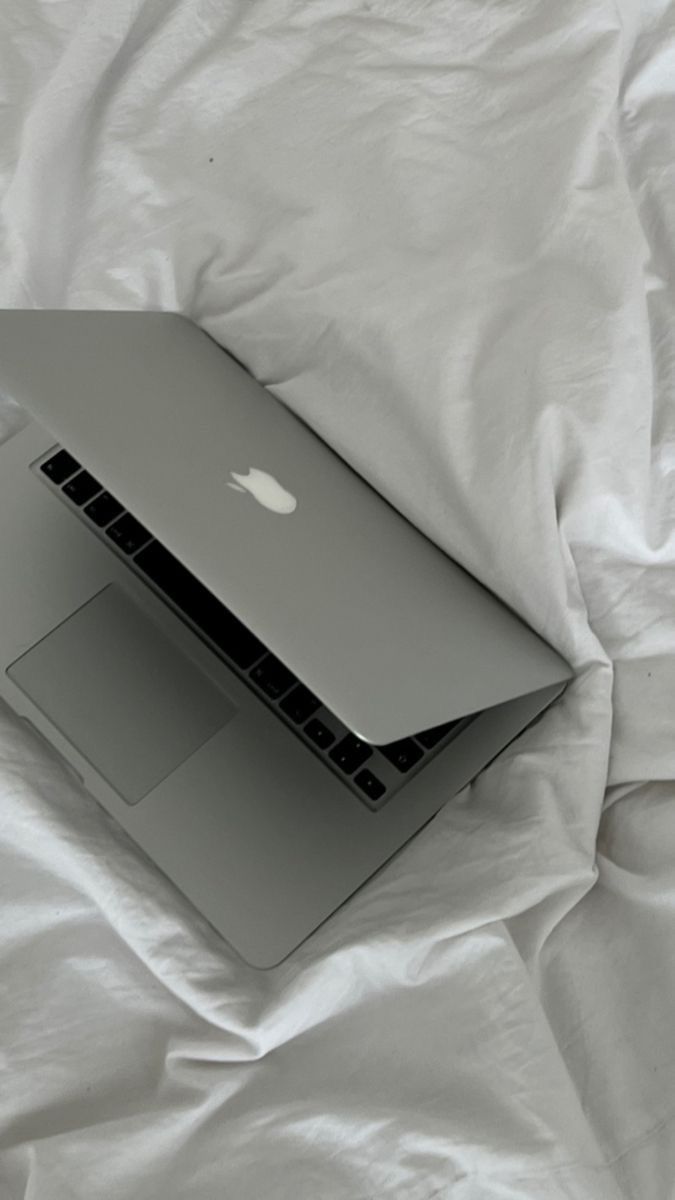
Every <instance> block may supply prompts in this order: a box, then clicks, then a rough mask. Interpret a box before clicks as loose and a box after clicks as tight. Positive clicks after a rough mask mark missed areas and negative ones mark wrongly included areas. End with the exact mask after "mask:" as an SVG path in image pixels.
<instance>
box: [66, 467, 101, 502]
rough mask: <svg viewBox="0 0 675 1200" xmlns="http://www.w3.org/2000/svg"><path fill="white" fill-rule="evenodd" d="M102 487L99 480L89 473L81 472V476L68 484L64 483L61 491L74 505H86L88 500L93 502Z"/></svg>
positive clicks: (76, 476) (75, 477) (77, 476)
mask: <svg viewBox="0 0 675 1200" xmlns="http://www.w3.org/2000/svg"><path fill="white" fill-rule="evenodd" d="M100 490H101V485H100V483H99V481H98V479H94V476H93V475H90V474H89V472H88V471H80V473H79V475H75V476H74V477H73V478H72V479H70V480H69V481H68V483H64V485H63V487H62V488H61V491H62V492H63V493H64V494H65V495H66V496H67V497H68V499H69V500H72V502H73V504H86V503H87V500H91V498H92V496H95V495H96V493H97V492H100Z"/></svg>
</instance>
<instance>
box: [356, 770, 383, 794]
mask: <svg viewBox="0 0 675 1200" xmlns="http://www.w3.org/2000/svg"><path fill="white" fill-rule="evenodd" d="M354 783H355V784H357V786H358V787H360V788H361V791H362V792H363V793H364V795H366V796H367V797H368V799H369V800H379V799H380V798H381V797H382V796H384V793H385V792H386V790H387V789H386V787H385V786H384V784H383V782H382V780H381V779H378V778H377V775H373V772H372V771H369V770H368V768H367V767H364V769H363V771H359V773H358V775H355V776H354Z"/></svg>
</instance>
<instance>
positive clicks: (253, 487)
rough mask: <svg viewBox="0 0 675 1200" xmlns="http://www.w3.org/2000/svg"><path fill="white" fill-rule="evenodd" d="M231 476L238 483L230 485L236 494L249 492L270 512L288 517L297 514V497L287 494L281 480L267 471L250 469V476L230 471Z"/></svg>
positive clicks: (255, 468)
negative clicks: (289, 514) (293, 513)
mask: <svg viewBox="0 0 675 1200" xmlns="http://www.w3.org/2000/svg"><path fill="white" fill-rule="evenodd" d="M230 475H231V476H232V478H233V479H234V480H235V481H236V482H235V483H228V485H227V486H228V487H231V488H232V489H233V491H235V492H248V493H249V495H251V496H253V498H254V500H257V501H258V504H262V506H263V508H269V510H270V512H275V513H284V514H286V515H287V514H288V513H292V512H295V510H296V508H297V507H298V502H297V500H296V498H295V496H292V495H291V493H290V492H287V491H286V488H284V487H282V486H281V484H280V483H279V480H278V479H275V478H274V476H273V475H270V474H269V473H268V472H267V471H259V470H258V468H257V467H249V469H248V475H237V473H236V471H230Z"/></svg>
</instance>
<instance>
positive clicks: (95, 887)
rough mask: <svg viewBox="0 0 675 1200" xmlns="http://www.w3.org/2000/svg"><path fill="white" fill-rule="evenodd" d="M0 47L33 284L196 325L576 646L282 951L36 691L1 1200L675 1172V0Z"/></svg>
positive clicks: (27, 282)
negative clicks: (138, 842)
mask: <svg viewBox="0 0 675 1200" xmlns="http://www.w3.org/2000/svg"><path fill="white" fill-rule="evenodd" d="M0 67H1V69H0V98H1V101H2V116H3V138H2V142H1V144H0V173H1V178H2V188H1V201H0V203H1V222H2V224H1V228H2V235H1V237H0V263H1V270H0V281H1V282H0V288H1V297H0V303H2V305H3V306H4V307H33V306H38V307H71V308H125V309H140V308H142V309H146V308H151V309H167V310H176V311H180V312H184V313H186V314H188V315H189V316H190V317H192V318H193V319H194V320H195V321H197V322H198V323H199V324H200V325H202V326H203V327H204V328H205V329H207V331H208V332H209V333H210V334H212V335H213V336H214V337H215V338H217V340H218V341H219V342H221V344H222V345H224V346H226V347H227V348H228V349H229V350H230V351H231V352H232V353H234V354H235V355H236V356H237V358H239V359H240V360H241V361H242V362H243V363H245V365H246V366H247V367H248V368H249V370H250V371H251V372H252V373H253V374H254V375H255V376H256V377H257V378H258V379H260V380H261V381H262V382H263V383H264V384H265V385H266V386H267V387H269V388H270V389H271V390H272V391H273V392H274V393H275V394H276V395H278V396H279V397H280V398H281V399H282V400H283V401H284V402H285V403H286V404H288V406H289V407H290V408H292V409H293V410H294V411H295V412H297V413H298V414H299V415H300V416H301V417H302V418H303V419H304V420H305V421H307V422H308V423H309V424H310V425H311V426H312V427H313V428H314V429H315V430H316V431H317V432H318V433H319V434H320V435H321V436H322V437H324V438H325V439H326V440H327V441H328V442H329V443H330V444H331V445H333V446H334V447H335V448H336V449H337V450H338V451H339V452H340V453H341V454H342V455H343V456H344V457H345V458H346V459H347V460H348V461H349V462H350V463H351V464H352V465H353V466H354V467H355V468H356V469H357V470H359V471H360V472H361V473H362V474H363V475H364V476H365V477H366V478H367V479H368V480H369V481H370V482H371V483H372V484H374V485H375V486H376V487H377V488H378V489H379V490H380V491H381V492H382V493H383V494H384V495H385V496H386V497H387V498H388V499H389V500H391V501H392V503H394V504H395V505H396V506H397V507H398V508H399V509H400V510H401V511H402V512H404V513H405V515H406V516H408V517H409V518H410V519H411V520H412V521H414V522H415V523H416V524H417V525H418V526H419V528H420V529H422V530H423V531H424V532H425V533H426V534H427V535H428V536H429V537H431V538H432V539H433V540H434V541H436V542H437V543H438V544H439V545H440V546H442V547H443V549H444V550H445V551H447V553H448V554H450V555H451V556H452V557H454V558H455V559H456V560H457V561H458V562H460V563H461V564H462V565H463V566H464V567H465V568H467V569H468V570H469V571H470V572H472V573H473V574H474V575H475V576H476V577H477V578H479V579H480V580H481V581H482V582H484V583H485V584H486V585H487V586H488V587H490V588H491V589H493V590H494V591H495V592H496V593H497V594H498V595H500V596H501V597H502V598H503V599H504V600H505V601H506V602H507V603H508V604H509V605H511V606H512V607H513V608H514V609H515V610H516V611H518V612H519V613H520V614H521V615H522V617H523V618H524V619H525V620H527V621H528V622H529V623H530V624H531V625H532V626H533V627H534V628H535V629H536V630H537V631H538V632H539V633H541V634H542V635H543V636H544V637H545V638H546V639H547V640H548V641H549V642H550V643H551V644H553V645H554V646H555V647H556V649H557V650H559V651H560V652H561V653H562V654H563V655H564V656H565V657H566V658H567V659H568V661H569V662H570V663H571V664H572V665H573V667H574V671H575V678H574V681H573V683H572V684H571V686H570V687H569V688H568V690H567V692H566V693H565V696H564V697H563V699H562V700H561V701H559V702H558V703H557V704H556V705H554V707H553V708H552V709H551V710H550V711H549V712H548V713H547V714H546V715H545V717H544V718H543V719H542V720H541V721H539V722H538V723H537V724H536V725H534V726H533V727H532V728H531V729H529V730H528V731H527V732H526V734H525V735H523V737H521V738H520V739H519V741H517V742H516V743H515V744H514V745H513V746H512V747H510V748H509V749H508V750H507V751H506V752H505V753H504V754H503V755H502V756H501V757H500V758H499V759H498V760H497V761H496V762H495V763H494V764H493V765H492V766H491V767H490V768H489V769H488V770H487V771H485V772H484V773H483V774H482V775H481V776H480V777H479V778H478V779H477V780H476V781H475V783H474V784H473V785H472V787H471V788H469V789H468V790H466V791H465V792H463V793H462V794H461V795H460V796H458V797H456V798H455V799H453V800H452V801H451V802H450V803H449V804H448V805H447V806H446V807H445V808H444V809H443V810H442V812H441V813H440V814H439V815H438V816H437V817H436V818H435V819H434V821H433V822H432V823H431V824H430V825H429V826H428V827H427V828H426V829H425V830H424V831H423V832H422V833H421V834H420V835H419V837H417V838H416V839H415V840H414V842H413V843H412V844H411V845H410V846H409V847H408V848H407V849H406V850H405V851H404V852H403V853H402V854H400V855H399V856H397V858H396V859H395V860H394V861H392V862H391V863H390V864H389V865H388V866H387V868H386V869H385V870H384V871H382V872H381V873H380V874H379V875H378V876H377V877H376V878H375V879H374V880H372V881H371V882H370V883H369V884H368V885H367V886H366V887H365V888H364V889H363V890H362V891H361V892H360V893H358V895H357V896H355V897H354V898H353V899H352V900H350V901H349V903H348V904H347V905H345V906H344V908H343V909H342V910H340V912H339V913H338V914H337V915H336V916H335V917H334V918H332V919H331V920H330V921H329V922H328V923H327V924H326V925H324V926H323V927H322V928H321V929H320V930H319V932H318V933H317V934H316V935H315V936H313V937H312V938H311V939H310V940H309V941H308V942H306V943H305V944H304V945H303V946H302V947H301V948H300V949H299V950H298V951H297V952H296V953H295V954H294V955H292V956H291V958H289V959H288V960H287V961H286V962H285V963H283V964H282V965H281V966H279V967H277V968H275V969H274V970H272V971H268V972H258V971H255V970H253V969H252V968H249V967H247V966H245V965H244V964H243V963H242V962H241V961H240V960H239V959H238V958H237V956H236V955H235V954H234V953H233V952H230V950H229V949H228V947H227V946H226V945H225V944H224V943H223V942H222V941H220V940H219V938H218V937H217V935H216V934H215V933H214V932H213V931H212V930H211V929H210V927H209V926H208V925H207V923H206V922H205V921H204V920H202V919H201V918H200V917H199V916H198V915H197V914H195V912H194V910H193V909H192V908H191V906H190V905H189V904H188V902H187V901H185V900H184V899H183V898H182V897H181V896H180V894H178V893H177V891H176V890H175V889H174V888H173V887H172V886H171V884H170V883H169V882H168V881H167V880H166V879H164V878H163V877H162V876H161V875H160V874H159V873H158V872H157V871H156V870H155V869H154V868H153V867H152V865H151V864H150V863H149V862H148V861H147V860H146V859H145V858H144V856H143V855H142V854H141V853H140V852H139V851H138V850H136V848H135V847H134V846H133V845H132V844H131V843H130V842H129V841H128V840H127V839H126V837H125V836H124V835H123V833H122V832H121V831H120V830H119V829H118V828H117V827H116V826H115V825H114V824H113V823H112V821H111V820H109V819H108V817H107V816H106V815H105V814H104V813H103V812H102V811H101V810H99V809H98V807H97V806H96V805H95V804H94V803H93V802H92V801H91V800H90V799H89V798H88V797H87V795H86V794H85V793H84V792H83V790H82V789H81V788H80V787H79V786H78V785H77V783H76V782H75V781H74V780H73V779H72V778H71V776H70V775H69V773H68V772H67V770H66V769H65V768H64V767H63V766H62V765H61V764H60V763H59V762H58V761H57V760H56V758H55V757H54V755H53V754H52V752H51V751H50V749H49V747H47V746H46V745H43V744H41V743H40V742H39V741H38V740H37V739H36V738H35V736H34V735H32V734H31V733H30V732H28V731H27V730H26V729H25V728H24V727H22V726H21V725H20V723H19V722H18V721H17V720H16V719H15V718H14V717H13V715H12V714H11V713H10V712H9V711H8V710H6V709H4V708H3V709H1V710H0V812H1V814H2V815H1V819H0V830H1V833H0V891H1V892H2V899H3V905H2V913H3V920H2V925H1V927H0V1058H1V1061H2V1082H3V1086H2V1088H1V1089H0V1195H2V1197H3V1200H4V1198H5V1197H6V1198H7V1200H85V1198H86V1200H94V1198H96V1200H132V1198H133V1200H174V1198H176V1200H177V1198H178V1197H181V1198H182V1197H187V1196H189V1197H190V1198H191V1200H215V1198H216V1197H219V1198H220V1197H227V1200H260V1198H261V1197H270V1198H274V1200H298V1198H303V1200H304V1198H305V1197H307V1198H308V1200H309V1198H310V1197H311V1198H312V1200H318V1198H321V1200H374V1198H375V1197H377V1198H378V1200H384V1198H385V1197H386V1198H393V1197H396V1198H397V1200H399V1198H401V1200H432V1197H434V1198H440V1197H443V1198H445V1197H452V1200H487V1198H488V1197H489V1198H490V1200H668V1198H670V1197H672V1196H673V1195H675V1128H674V1124H675V1036H674V1033H673V1017H672V1013H673V1006H674V1002H675V785H674V783H673V780H674V778H675V737H674V726H675V615H674V614H675V603H674V595H675V533H674V525H675V522H674V517H675V494H674V484H673V481H674V480H675V470H674V468H675V407H674V405H673V396H674V388H675V333H674V332H673V331H674V330H675V311H674V309H675V294H674V286H675V285H674V284H673V278H674V274H673V254H674V252H673V245H674V235H675V201H674V200H673V196H675V186H674V185H675V167H674V165H673V163H674V161H675V154H674V151H675V7H674V6H673V4H672V2H671V0H645V3H643V4H642V5H641V6H638V5H636V4H634V3H630V4H629V3H628V2H627V0H617V3H610V2H609V0H590V2H588V0H587V2H585V3H582V2H581V0H560V3H557V4H547V3H545V2H544V0H530V2H529V3H524V2H516V0H504V2H501V0H500V2H496V0H487V2H485V3H477V2H475V0H239V2H235V0H230V2H229V3H223V4H216V3H213V0H170V2H167V3H156V2H154V0H118V2H117V3H115V4H111V3H110V2H109V0H59V2H58V3H56V2H54V0H51V2H50V0H5V2H4V4H3V6H2V10H1V11H0ZM185 403H186V404H189V396H186V398H185ZM24 420H25V416H24V415H23V414H22V412H21V411H20V410H19V409H18V407H17V406H16V405H15V404H14V402H13V400H12V397H11V396H4V397H2V400H1V402H0V436H1V437H8V436H11V434H12V432H13V431H14V430H16V429H17V428H19V427H20V425H21V424H22V422H23V421H24ZM11 569H12V564H11V563H8V562H4V563H2V570H3V571H11ZM671 808H672V809H673V812H671Z"/></svg>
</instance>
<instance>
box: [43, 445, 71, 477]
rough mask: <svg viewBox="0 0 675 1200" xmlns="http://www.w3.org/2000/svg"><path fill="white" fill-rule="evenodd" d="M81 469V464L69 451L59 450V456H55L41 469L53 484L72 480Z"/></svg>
mask: <svg viewBox="0 0 675 1200" xmlns="http://www.w3.org/2000/svg"><path fill="white" fill-rule="evenodd" d="M79 469H80V464H79V462H77V460H76V459H74V458H73V456H72V454H69V453H68V451H67V450H59V452H58V454H53V455H52V457H51V458H48V459H47V461H46V462H43V464H42V466H41V467H40V470H41V471H43V472H44V474H45V475H46V476H47V478H48V479H51V481H52V483H63V482H64V480H66V479H70V476H71V475H74V474H75V472H76V471H79Z"/></svg>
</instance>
